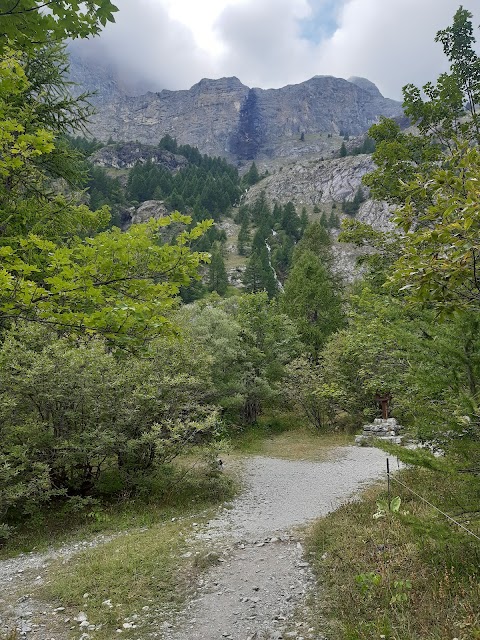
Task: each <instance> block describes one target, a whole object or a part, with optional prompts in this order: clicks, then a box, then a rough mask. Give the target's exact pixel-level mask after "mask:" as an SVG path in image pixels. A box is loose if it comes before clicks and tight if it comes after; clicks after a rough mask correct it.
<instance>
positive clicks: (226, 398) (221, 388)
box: [181, 293, 300, 424]
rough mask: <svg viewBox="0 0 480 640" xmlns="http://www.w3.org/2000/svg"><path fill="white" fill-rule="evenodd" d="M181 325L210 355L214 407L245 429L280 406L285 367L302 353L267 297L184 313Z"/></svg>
mask: <svg viewBox="0 0 480 640" xmlns="http://www.w3.org/2000/svg"><path fill="white" fill-rule="evenodd" d="M181 317H183V318H184V320H183V321H181V324H182V326H183V327H184V329H185V330H186V331H188V332H189V333H190V334H191V335H192V338H193V340H194V342H195V343H197V344H201V345H203V346H204V348H205V350H206V351H207V352H208V353H209V354H210V355H211V357H212V362H211V366H212V368H211V377H212V380H213V389H214V390H213V394H214V395H213V398H214V402H215V404H218V405H220V406H222V407H223V408H224V410H225V412H226V414H227V415H230V416H231V417H232V418H233V419H234V420H240V421H241V422H244V423H246V424H251V423H254V422H256V420H257V418H258V416H259V415H260V413H261V411H262V409H263V407H264V406H265V405H267V404H269V403H272V402H275V401H278V399H279V398H280V395H281V389H282V386H281V383H282V380H283V378H284V375H285V366H286V365H287V363H288V362H289V361H290V360H292V358H294V357H295V356H297V355H299V353H300V343H299V340H298V335H297V332H296V330H295V328H294V326H293V324H292V323H291V321H290V320H289V319H288V317H287V316H285V315H284V314H283V313H281V311H280V310H279V308H278V306H277V305H276V304H275V302H269V301H268V297H267V294H266V293H257V294H250V295H243V296H239V297H236V298H232V299H228V300H224V301H219V302H218V303H217V304H216V305H213V303H211V302H210V303H209V304H205V303H202V302H200V303H197V305H194V306H192V307H190V308H189V309H184V310H182V313H181Z"/></svg>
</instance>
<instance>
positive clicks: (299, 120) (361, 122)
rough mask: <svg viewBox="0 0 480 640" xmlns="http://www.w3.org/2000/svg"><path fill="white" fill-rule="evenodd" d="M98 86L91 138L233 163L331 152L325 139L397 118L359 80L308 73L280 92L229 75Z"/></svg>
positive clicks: (391, 103)
mask: <svg viewBox="0 0 480 640" xmlns="http://www.w3.org/2000/svg"><path fill="white" fill-rule="evenodd" d="M73 71H74V72H75V71H76V72H77V73H76V78H75V79H76V80H77V81H79V80H80V84H81V79H82V78H88V89H90V90H92V89H95V86H94V85H95V69H92V71H91V74H90V75H88V73H87V69H86V67H85V65H84V66H82V67H81V69H80V70H79V68H78V65H77V67H75V66H74V69H73ZM80 71H81V73H80ZM106 81H107V82H106ZM99 82H100V83H102V82H103V83H104V87H105V84H106V85H107V86H108V87H109V89H108V90H105V88H104V89H103V90H101V91H100V92H99V94H98V95H97V97H96V98H94V102H95V103H96V106H97V107H98V111H97V114H96V116H94V118H93V120H92V122H91V125H90V127H89V130H90V132H91V134H92V135H93V136H95V137H96V138H99V139H100V140H108V139H109V138H110V137H111V138H113V139H114V140H137V141H138V142H140V143H147V144H156V143H158V142H159V141H160V139H161V138H162V137H163V136H164V135H165V134H169V135H171V136H172V137H175V138H176V139H177V140H178V142H179V143H180V144H189V145H192V146H195V147H198V149H199V150H200V151H201V152H202V153H206V154H208V155H212V156H222V157H225V158H227V159H228V160H229V161H230V162H235V163H238V164H246V163H249V162H251V161H252V160H255V161H263V162H269V161H271V160H272V159H275V158H280V157H282V158H295V157H299V155H305V154H307V153H308V155H311V154H315V153H316V154H319V155H323V154H331V151H332V149H331V146H332V145H331V143H330V141H327V137H328V138H329V139H330V138H331V137H332V136H338V135H339V134H341V135H342V136H344V135H345V134H348V135H349V136H358V135H360V134H362V133H365V132H366V131H367V130H368V129H369V127H370V126H371V125H372V124H374V123H375V122H378V120H379V118H380V116H387V117H396V116H400V115H402V113H403V112H402V108H401V104H400V103H399V102H396V101H395V100H389V99H388V98H384V97H383V96H382V95H381V93H380V92H379V91H378V89H377V88H376V87H375V85H374V84H373V83H372V82H370V81H368V80H366V79H364V78H354V79H351V81H347V80H344V79H342V78H335V77H333V76H315V77H313V78H310V79H309V80H306V81H305V82H301V83H299V84H295V85H288V86H286V87H282V88H280V89H259V88H249V87H247V86H246V85H244V84H243V83H242V82H241V81H240V80H239V79H238V78H236V77H226V78H218V79H210V78H203V79H202V80H200V81H199V82H197V83H196V84H195V85H193V86H192V87H191V88H190V89H182V90H179V91H170V90H167V89H164V90H163V91H161V92H159V93H146V94H143V95H134V96H131V95H130V96H129V95H126V94H125V93H122V92H121V91H119V90H118V85H116V84H115V83H114V82H113V81H112V79H111V77H108V78H106V77H105V75H103V76H102V77H100V78H99ZM300 138H302V143H304V145H303V148H302V149H299V148H298V144H297V142H298V140H299V139H300ZM339 146H340V144H338V147H339Z"/></svg>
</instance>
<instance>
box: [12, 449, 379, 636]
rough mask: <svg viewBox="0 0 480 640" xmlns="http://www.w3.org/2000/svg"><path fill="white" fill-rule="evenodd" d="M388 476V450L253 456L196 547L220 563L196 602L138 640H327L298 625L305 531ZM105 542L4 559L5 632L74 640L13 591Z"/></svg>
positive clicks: (57, 618)
mask: <svg viewBox="0 0 480 640" xmlns="http://www.w3.org/2000/svg"><path fill="white" fill-rule="evenodd" d="M384 470H385V454H384V453H383V452H381V451H379V450H377V449H370V448H359V447H342V448H341V449H339V450H338V458H337V459H336V460H333V461H328V462H306V461H289V460H281V459H277V458H265V457H253V458H247V459H246V460H245V461H244V481H245V490H244V491H243V492H242V493H241V494H240V495H239V496H238V498H236V499H235V500H234V501H233V503H232V504H230V505H226V507H225V508H224V509H223V510H222V511H221V512H220V514H219V515H218V516H217V517H216V518H215V519H214V520H212V521H210V522H209V523H208V526H207V527H206V528H204V529H203V530H202V531H199V532H198V533H197V534H196V539H195V541H194V542H195V543H197V542H198V541H202V542H203V543H204V544H205V545H207V547H208V548H210V549H211V550H212V554H213V553H215V554H216V555H215V556H212V557H215V558H216V557H217V556H218V562H217V563H215V564H214V566H212V568H211V569H210V570H209V571H208V572H207V573H206V575H205V576H204V578H203V579H202V580H201V581H200V583H199V585H198V590H197V595H196V597H195V598H194V599H193V600H192V601H191V602H190V603H189V604H188V606H187V608H186V610H185V611H184V612H183V614H182V615H181V616H180V617H179V618H178V619H176V620H171V621H170V622H166V623H163V624H162V625H161V626H160V627H159V628H158V630H157V631H154V632H152V631H151V628H152V627H151V626H150V624H149V625H148V626H149V629H150V630H149V632H148V633H142V631H141V624H139V628H138V630H137V634H136V635H137V637H136V638H135V640H147V638H151V637H155V638H165V639H166V640H223V638H227V639H231V640H249V639H250V640H263V639H267V638H268V639H272V640H280V638H285V639H287V638H293V639H296V640H302V639H303V640H311V639H314V638H315V639H319V638H321V636H318V635H315V632H314V630H313V629H310V628H308V626H307V625H306V623H305V622H304V621H302V620H296V621H295V620H292V619H291V617H292V613H293V612H294V610H295V609H296V608H297V607H298V606H299V605H301V604H302V603H303V602H304V600H305V597H306V594H307V592H308V589H309V585H310V583H311V580H312V577H311V574H310V569H309V566H308V563H307V562H306V561H305V558H304V557H303V549H302V545H301V534H300V533H299V527H300V526H301V525H304V524H306V523H308V521H310V520H313V519H315V518H318V517H319V516H322V515H325V514H326V513H328V512H329V511H332V510H333V509H335V508H336V507H338V506H339V505H340V504H341V503H342V502H343V501H345V500H347V499H349V498H350V497H351V496H352V495H353V494H354V493H355V492H356V491H358V489H359V488H360V487H361V485H362V483H365V482H368V481H371V480H373V479H375V478H377V477H378V476H379V475H381V474H382V473H383V472H384ZM105 539H106V538H105ZM102 542H103V538H102V537H99V539H98V540H95V541H93V542H88V543H78V544H77V545H70V546H68V547H64V548H63V549H60V550H57V551H51V552H48V553H47V554H26V555H24V556H20V557H18V558H15V559H13V560H7V561H3V562H0V631H1V630H2V627H3V625H4V624H6V623H8V625H9V626H11V623H12V620H13V619H16V620H17V625H18V627H19V631H20V637H21V638H27V640H30V639H35V640H52V639H55V640H64V639H66V638H68V637H70V636H69V629H70V624H62V623H63V622H64V621H63V619H62V612H61V611H59V612H56V611H55V610H54V609H53V608H52V607H48V606H46V605H42V607H43V608H44V609H45V611H44V612H43V611H42V612H40V613H41V614H42V615H43V616H44V617H45V624H44V625H41V626H40V627H36V626H34V625H31V624H30V622H29V619H30V617H31V615H32V609H33V610H34V609H35V603H33V602H32V601H31V600H29V599H28V598H26V597H25V596H23V597H20V598H18V596H16V597H15V602H14V604H12V596H11V594H12V593H14V592H16V593H17V594H18V593H22V592H23V593H25V594H27V593H28V592H29V590H30V589H31V587H32V584H33V583H34V582H37V584H38V581H42V580H43V578H44V577H45V575H46V573H47V571H48V564H49V561H50V560H52V559H55V558H58V557H64V558H65V559H66V558H68V557H70V556H72V555H74V554H75V553H78V552H79V551H82V550H84V549H85V547H86V546H96V545H97V544H101V543H102ZM33 613H37V614H38V611H35V610H34V611H33ZM29 614H30V615H29ZM2 619H3V620H2ZM150 623H151V621H150ZM80 635H82V634H79V633H78V632H77V633H75V634H74V636H73V637H80ZM85 636H87V637H91V638H92V640H93V639H94V638H95V633H94V632H91V635H90V636H88V635H87V634H85V635H84V640H86V638H85Z"/></svg>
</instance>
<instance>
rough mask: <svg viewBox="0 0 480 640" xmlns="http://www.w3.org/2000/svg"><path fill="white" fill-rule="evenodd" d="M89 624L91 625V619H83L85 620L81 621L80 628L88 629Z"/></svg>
mask: <svg viewBox="0 0 480 640" xmlns="http://www.w3.org/2000/svg"><path fill="white" fill-rule="evenodd" d="M89 626H90V623H89V621H88V620H83V621H82V622H81V623H80V628H82V629H86V628H87V627H89Z"/></svg>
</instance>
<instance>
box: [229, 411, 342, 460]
mask: <svg viewBox="0 0 480 640" xmlns="http://www.w3.org/2000/svg"><path fill="white" fill-rule="evenodd" d="M352 443H353V439H352V436H349V435H347V434H344V433H319V434H316V433H313V432H312V431H311V430H309V429H307V428H306V427H305V426H304V425H303V424H302V421H301V419H300V418H299V417H298V415H296V414H293V413H278V414H272V415H267V416H262V417H261V418H260V419H259V421H258V423H257V424H256V425H253V426H251V427H248V428H246V429H244V430H243V431H241V432H240V433H238V434H237V435H236V436H235V437H234V438H233V440H232V446H233V450H234V451H237V452H239V453H244V454H250V455H259V456H270V457H272V458H285V459H287V460H327V459H332V457H334V456H336V455H338V453H336V452H335V449H336V448H337V447H341V446H344V445H347V444H352Z"/></svg>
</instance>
